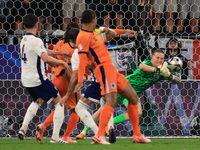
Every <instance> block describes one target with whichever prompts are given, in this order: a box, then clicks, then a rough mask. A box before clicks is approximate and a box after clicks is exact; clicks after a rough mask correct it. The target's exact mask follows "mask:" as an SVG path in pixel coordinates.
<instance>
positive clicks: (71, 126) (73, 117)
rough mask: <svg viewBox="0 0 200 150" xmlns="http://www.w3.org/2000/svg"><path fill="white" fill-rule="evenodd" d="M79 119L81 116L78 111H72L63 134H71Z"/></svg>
mask: <svg viewBox="0 0 200 150" xmlns="http://www.w3.org/2000/svg"><path fill="white" fill-rule="evenodd" d="M78 120H79V116H78V115H77V114H76V113H74V112H72V114H71V116H70V118H69V121H68V124H67V129H66V131H65V134H64V135H63V136H70V134H71V133H72V132H73V130H74V128H75V127H76V125H77V123H78Z"/></svg>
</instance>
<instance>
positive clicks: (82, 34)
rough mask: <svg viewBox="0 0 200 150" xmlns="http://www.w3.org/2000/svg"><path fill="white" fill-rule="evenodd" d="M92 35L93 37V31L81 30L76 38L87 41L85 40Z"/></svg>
mask: <svg viewBox="0 0 200 150" xmlns="http://www.w3.org/2000/svg"><path fill="white" fill-rule="evenodd" d="M92 35H93V31H87V30H83V29H81V31H80V32H79V34H78V38H84V39H87V38H89V37H90V36H92Z"/></svg>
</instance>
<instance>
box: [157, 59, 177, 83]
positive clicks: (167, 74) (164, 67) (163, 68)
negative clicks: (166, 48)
mask: <svg viewBox="0 0 200 150" xmlns="http://www.w3.org/2000/svg"><path fill="white" fill-rule="evenodd" d="M167 66H168V63H167V62H164V63H163V65H160V66H158V67H155V68H154V72H157V73H160V74H161V75H162V76H164V77H167V78H169V79H170V80H172V79H173V78H174V77H173V75H171V73H170V72H169V70H168V68H167Z"/></svg>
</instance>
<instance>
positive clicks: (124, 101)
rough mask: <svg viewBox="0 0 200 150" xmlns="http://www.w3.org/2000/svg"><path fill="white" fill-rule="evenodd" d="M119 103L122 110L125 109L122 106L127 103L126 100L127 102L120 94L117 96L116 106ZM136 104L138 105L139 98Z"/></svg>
mask: <svg viewBox="0 0 200 150" xmlns="http://www.w3.org/2000/svg"><path fill="white" fill-rule="evenodd" d="M120 101H122V106H123V107H124V108H126V107H125V105H124V104H126V103H128V100H127V99H126V98H124V97H122V96H121V95H120V94H117V104H118V103H119V102H120ZM138 102H139V103H140V98H139V97H138ZM117 104H116V105H117Z"/></svg>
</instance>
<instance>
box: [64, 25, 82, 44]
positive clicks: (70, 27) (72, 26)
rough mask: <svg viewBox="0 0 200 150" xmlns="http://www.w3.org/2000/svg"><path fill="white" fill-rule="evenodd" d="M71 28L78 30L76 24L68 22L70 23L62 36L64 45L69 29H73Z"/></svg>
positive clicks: (67, 40)
mask: <svg viewBox="0 0 200 150" xmlns="http://www.w3.org/2000/svg"><path fill="white" fill-rule="evenodd" d="M73 28H77V29H79V25H78V24H77V23H76V22H70V23H69V24H68V25H67V28H66V32H65V35H64V43H66V42H69V39H68V33H69V31H70V30H71V29H73Z"/></svg>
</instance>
